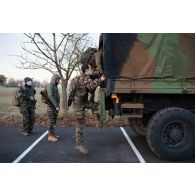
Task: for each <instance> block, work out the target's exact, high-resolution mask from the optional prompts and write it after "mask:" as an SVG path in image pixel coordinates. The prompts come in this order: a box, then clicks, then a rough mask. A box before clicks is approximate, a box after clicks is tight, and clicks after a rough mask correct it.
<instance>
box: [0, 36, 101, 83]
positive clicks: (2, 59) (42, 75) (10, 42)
mask: <svg viewBox="0 0 195 195" xmlns="http://www.w3.org/2000/svg"><path fill="white" fill-rule="evenodd" d="M91 35H92V37H93V38H94V42H95V43H97V44H98V38H99V34H95V33H91ZM25 40H26V37H25V35H24V34H22V33H20V34H19V33H0V74H3V75H5V76H6V77H7V78H8V79H9V78H14V79H23V78H24V77H31V78H34V79H35V80H39V81H49V80H50V78H51V76H52V75H51V73H50V72H49V71H46V70H24V69H20V68H17V67H16V66H17V65H19V58H18V57H17V55H20V54H21V53H22V48H21V45H22V44H23V42H24V41H25Z"/></svg>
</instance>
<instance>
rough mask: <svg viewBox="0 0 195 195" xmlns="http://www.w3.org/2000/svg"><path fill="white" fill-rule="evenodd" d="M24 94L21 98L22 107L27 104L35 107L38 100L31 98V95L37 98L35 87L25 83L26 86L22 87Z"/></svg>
mask: <svg viewBox="0 0 195 195" xmlns="http://www.w3.org/2000/svg"><path fill="white" fill-rule="evenodd" d="M22 89H23V90H22V95H21V99H20V102H21V103H20V105H21V107H23V106H27V107H33V108H35V104H36V100H35V99H34V101H32V100H31V99H30V97H31V96H32V97H33V98H35V97H34V96H35V94H36V90H35V89H34V87H29V86H27V85H24V87H22Z"/></svg>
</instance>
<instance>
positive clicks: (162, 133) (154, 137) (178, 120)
mask: <svg viewBox="0 0 195 195" xmlns="http://www.w3.org/2000/svg"><path fill="white" fill-rule="evenodd" d="M146 139H147V142H148V145H149V147H150V148H151V150H152V151H153V152H154V153H155V154H156V155H157V156H158V157H160V158H164V159H168V160H174V161H175V160H184V159H188V158H191V157H192V156H194V155H195V116H194V114H193V113H191V112H190V111H188V110H185V109H182V108H178V107H171V108H165V109H162V110H160V111H158V112H157V113H156V114H154V115H153V116H152V118H151V119H150V121H149V123H148V127H147V131H146Z"/></svg>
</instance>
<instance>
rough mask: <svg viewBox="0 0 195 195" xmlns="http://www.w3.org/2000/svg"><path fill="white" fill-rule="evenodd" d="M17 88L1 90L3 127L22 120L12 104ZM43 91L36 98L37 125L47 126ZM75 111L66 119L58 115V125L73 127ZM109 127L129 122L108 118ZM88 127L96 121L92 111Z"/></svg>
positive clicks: (60, 114) (38, 90) (88, 115)
mask: <svg viewBox="0 0 195 195" xmlns="http://www.w3.org/2000/svg"><path fill="white" fill-rule="evenodd" d="M15 90H16V88H0V124H3V125H16V124H20V123H21V120H22V115H21V114H20V110H19V108H18V107H16V106H14V105H13V104H12V101H13V96H14V91H15ZM41 90H42V89H40V88H38V89H36V95H35V98H36V99H37V104H36V124H38V125H46V123H47V105H46V104H44V103H42V102H41V95H40V91H41ZM74 116H75V115H74V112H73V110H72V109H71V107H70V109H69V111H68V112H67V113H66V116H65V117H64V116H63V114H62V113H61V112H60V113H59V115H58V124H59V125H60V126H64V127H66V126H72V125H74V124H75V118H74ZM106 124H107V126H112V127H114V126H127V125H128V122H127V120H126V119H124V118H115V119H114V120H112V119H110V117H108V116H107V121H106ZM86 125H87V126H93V125H94V119H93V117H92V116H91V111H88V112H87V117H86Z"/></svg>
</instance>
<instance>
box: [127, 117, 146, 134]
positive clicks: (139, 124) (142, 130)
mask: <svg viewBox="0 0 195 195" xmlns="http://www.w3.org/2000/svg"><path fill="white" fill-rule="evenodd" d="M131 125H132V128H133V129H134V130H135V131H136V133H138V134H139V135H141V136H145V135H146V125H144V124H143V121H142V119H131Z"/></svg>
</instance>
